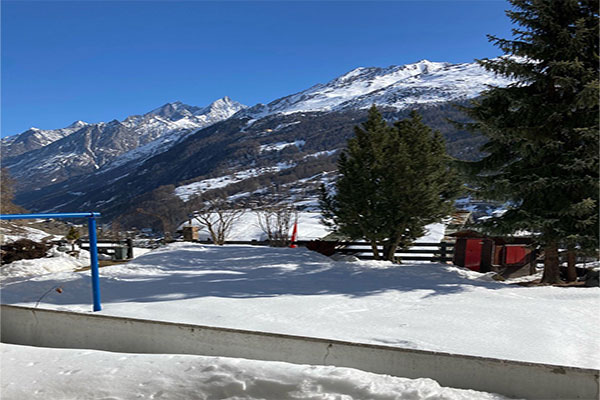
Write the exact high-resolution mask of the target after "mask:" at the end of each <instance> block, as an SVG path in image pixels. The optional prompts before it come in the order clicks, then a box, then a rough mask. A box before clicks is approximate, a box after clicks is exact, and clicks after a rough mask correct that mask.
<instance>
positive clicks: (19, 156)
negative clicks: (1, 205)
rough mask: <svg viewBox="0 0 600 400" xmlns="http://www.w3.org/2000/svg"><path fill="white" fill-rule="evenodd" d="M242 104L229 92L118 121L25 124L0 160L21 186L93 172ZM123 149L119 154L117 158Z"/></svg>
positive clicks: (151, 150) (149, 151)
mask: <svg viewBox="0 0 600 400" xmlns="http://www.w3.org/2000/svg"><path fill="white" fill-rule="evenodd" d="M244 107H245V106H244V105H242V104H240V103H238V102H235V101H233V100H231V99H230V98H228V97H224V98H222V99H219V100H217V101H215V102H214V103H212V104H210V105H209V106H207V107H195V106H188V105H186V104H183V103H181V102H175V103H168V104H165V105H164V106H162V107H159V108H157V109H155V110H152V111H150V112H148V113H146V114H143V115H133V116H130V117H127V118H125V119H124V120H123V121H117V120H113V121H111V122H108V123H106V122H100V123H96V124H86V123H84V122H81V121H78V122H76V123H74V124H72V125H70V126H69V127H67V128H63V129H58V130H50V131H42V130H32V129H30V130H28V131H26V132H23V133H22V134H20V135H16V136H13V137H8V138H5V139H3V140H2V158H3V166H5V167H8V168H9V169H10V171H11V173H12V175H13V176H14V177H15V178H16V179H17V182H18V183H19V188H20V189H22V190H23V189H25V190H26V189H33V188H41V187H44V186H47V185H49V184H53V183H55V182H61V181H63V180H66V179H69V178H71V177H73V176H77V175H81V174H86V173H91V172H94V171H96V170H98V169H100V168H101V167H102V166H104V165H106V164H108V163H111V162H113V161H115V164H114V165H115V166H119V165H122V164H124V163H126V162H130V161H132V160H135V159H137V158H141V159H142V160H143V159H145V158H147V157H149V156H151V155H153V154H155V153H157V152H159V151H166V150H167V149H168V148H169V147H170V146H172V145H173V144H175V143H177V141H178V140H181V138H183V137H185V136H186V135H187V134H189V133H191V132H193V131H195V130H198V129H201V128H204V127H207V126H209V125H212V124H214V123H215V122H218V121H221V120H223V119H227V118H229V117H230V116H231V115H233V114H235V113H236V112H238V111H240V110H241V109H243V108H244ZM34 139H35V141H34ZM25 145H27V146H28V148H30V150H29V151H26V150H25V149H26V148H27V147H26V146H25ZM21 150H23V151H21ZM132 151H134V152H132ZM122 155H123V156H124V157H123V160H121V161H118V160H119V158H120V156H122Z"/></svg>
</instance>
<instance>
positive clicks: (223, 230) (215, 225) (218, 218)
mask: <svg viewBox="0 0 600 400" xmlns="http://www.w3.org/2000/svg"><path fill="white" fill-rule="evenodd" d="M244 213H245V210H244V209H243V208H241V207H239V206H238V207H234V206H233V205H232V204H229V203H227V202H226V201H225V200H222V199H215V200H210V201H208V204H207V205H206V206H205V207H204V208H203V209H202V210H200V211H197V212H196V213H194V214H193V216H194V219H196V221H198V222H199V223H200V224H201V225H203V226H205V227H206V229H207V230H208V233H209V234H210V238H211V240H212V242H213V243H214V244H217V245H220V246H221V245H223V244H225V240H226V239H227V236H228V235H229V233H230V232H231V228H233V224H234V223H235V222H236V221H238V220H239V219H240V217H241V216H242V215H244Z"/></svg>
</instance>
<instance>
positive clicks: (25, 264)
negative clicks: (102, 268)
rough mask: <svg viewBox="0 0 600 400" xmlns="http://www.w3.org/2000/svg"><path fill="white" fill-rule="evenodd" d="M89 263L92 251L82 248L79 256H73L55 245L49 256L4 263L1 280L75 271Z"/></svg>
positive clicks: (1, 269)
mask: <svg viewBox="0 0 600 400" xmlns="http://www.w3.org/2000/svg"><path fill="white" fill-rule="evenodd" d="M89 265H90V253H89V252H88V251H85V250H81V251H80V252H79V256H78V257H72V256H70V255H68V254H66V253H63V252H60V251H58V250H57V249H56V248H55V247H54V248H52V249H50V251H49V252H48V257H44V258H34V259H31V260H18V261H13V262H12V263H10V264H6V265H3V266H2V268H0V280H2V279H8V278H18V277H33V276H39V275H44V274H51V273H54V272H63V271H74V270H77V269H80V268H83V267H86V266H89Z"/></svg>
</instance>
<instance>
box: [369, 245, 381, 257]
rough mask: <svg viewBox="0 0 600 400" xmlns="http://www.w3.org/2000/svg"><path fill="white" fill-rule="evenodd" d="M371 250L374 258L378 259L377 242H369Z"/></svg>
mask: <svg viewBox="0 0 600 400" xmlns="http://www.w3.org/2000/svg"><path fill="white" fill-rule="evenodd" d="M371 250H373V258H374V259H375V260H380V258H379V250H377V242H371Z"/></svg>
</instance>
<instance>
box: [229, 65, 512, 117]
mask: <svg viewBox="0 0 600 400" xmlns="http://www.w3.org/2000/svg"><path fill="white" fill-rule="evenodd" d="M509 83H511V81H510V80H508V79H507V78H505V77H501V76H497V75H496V74H494V73H493V72H489V71H486V70H485V69H484V68H482V67H481V66H479V65H478V64H476V63H463V64H451V63H445V62H431V61H427V60H422V61H419V62H417V63H414V64H406V65H401V66H390V67H387V68H377V67H369V68H363V67H360V68H356V69H354V70H352V71H350V72H348V73H346V74H344V75H342V76H340V77H338V78H336V79H333V80H332V81H330V82H328V83H326V84H317V85H315V86H313V87H311V88H309V89H307V90H304V91H302V92H299V93H295V94H292V95H290V96H286V97H282V98H280V99H277V100H275V101H272V102H271V103H269V104H266V105H265V104H258V105H256V106H254V107H251V108H248V109H246V110H244V111H242V112H240V113H239V114H238V115H245V116H249V117H252V118H261V117H264V116H267V115H271V114H277V113H282V114H290V113H296V112H311V111H340V110H347V109H364V108H368V107H370V106H371V105H373V104H375V105H377V106H380V107H391V108H395V109H399V110H400V109H405V108H408V107H415V106H419V105H428V104H439V103H444V102H448V101H456V100H463V99H469V98H473V97H475V96H477V95H479V93H481V92H482V91H484V90H485V89H486V88H487V87H488V85H495V86H506V85H508V84H509Z"/></svg>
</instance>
